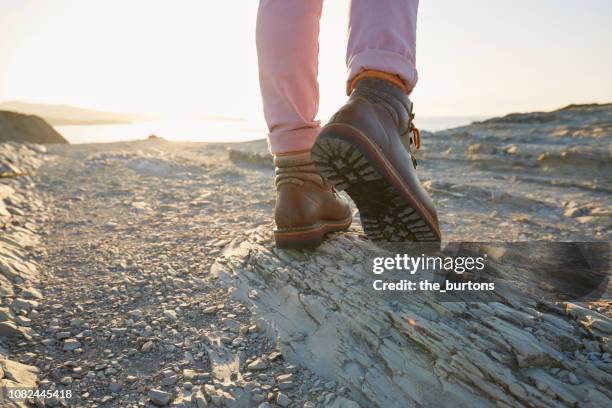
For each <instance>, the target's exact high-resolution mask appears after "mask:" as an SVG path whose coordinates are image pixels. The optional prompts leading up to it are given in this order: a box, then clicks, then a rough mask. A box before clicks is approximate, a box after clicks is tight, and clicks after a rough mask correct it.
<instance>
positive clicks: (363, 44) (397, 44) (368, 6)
mask: <svg viewBox="0 0 612 408" xmlns="http://www.w3.org/2000/svg"><path fill="white" fill-rule="evenodd" d="M418 5H419V1H418V0H376V1H371V0H352V1H351V11H350V22H349V32H348V37H349V38H348V47H347V52H346V64H347V67H348V71H349V74H348V82H347V90H349V91H350V90H352V88H353V85H354V84H352V82H353V79H354V78H355V77H356V76H357V75H359V74H360V73H362V72H363V71H366V70H373V71H378V72H382V73H387V74H391V75H394V76H396V77H398V78H399V80H400V81H401V83H403V85H404V88H405V91H406V92H407V93H410V91H412V89H413V88H414V86H415V85H416V82H417V70H416V67H415V55H416V21H417V8H418ZM383 79H385V78H383Z"/></svg>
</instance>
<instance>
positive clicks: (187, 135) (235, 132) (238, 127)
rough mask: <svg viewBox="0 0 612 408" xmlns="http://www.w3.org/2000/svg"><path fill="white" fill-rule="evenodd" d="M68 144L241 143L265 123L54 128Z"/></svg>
mask: <svg viewBox="0 0 612 408" xmlns="http://www.w3.org/2000/svg"><path fill="white" fill-rule="evenodd" d="M483 119H486V118H485V117H475V116H469V117H468V116H454V117H442V116H440V117H420V118H418V120H417V121H415V122H416V125H417V127H419V128H420V129H422V130H429V131H438V130H443V129H449V128H454V127H458V126H464V125H469V124H470V123H472V122H474V121H479V120H483ZM55 128H56V130H57V131H58V132H59V133H60V134H62V135H63V136H64V137H65V138H66V139H67V140H68V141H69V142H70V143H73V144H74V143H110V142H119V141H130V140H142V139H146V138H147V137H149V136H151V135H155V136H159V137H163V138H164V139H167V140H171V141H190V142H245V141H250V140H256V139H262V138H265V137H266V134H267V130H266V128H265V124H263V123H261V122H251V121H248V120H241V119H233V118H230V119H225V118H212V119H201V120H155V121H148V122H133V123H125V124H101V125H63V126H55Z"/></svg>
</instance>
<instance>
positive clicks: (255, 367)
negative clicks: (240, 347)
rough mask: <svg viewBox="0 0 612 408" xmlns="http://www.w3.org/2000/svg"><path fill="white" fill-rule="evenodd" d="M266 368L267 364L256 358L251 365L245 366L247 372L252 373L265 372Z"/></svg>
mask: <svg viewBox="0 0 612 408" xmlns="http://www.w3.org/2000/svg"><path fill="white" fill-rule="evenodd" d="M267 367H268V364H267V363H266V362H265V361H263V360H262V359H261V358H257V359H255V360H253V361H252V362H251V363H249V365H248V366H247V368H248V369H249V370H252V371H261V370H265V369H266V368H267Z"/></svg>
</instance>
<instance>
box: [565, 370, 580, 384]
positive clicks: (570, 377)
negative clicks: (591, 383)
mask: <svg viewBox="0 0 612 408" xmlns="http://www.w3.org/2000/svg"><path fill="white" fill-rule="evenodd" d="M567 379H568V380H569V382H570V384H573V385H578V384H580V380H578V377H576V374H574V373H569V375H568V376H567Z"/></svg>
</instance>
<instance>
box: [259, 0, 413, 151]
mask: <svg viewBox="0 0 612 408" xmlns="http://www.w3.org/2000/svg"><path fill="white" fill-rule="evenodd" d="M322 6H323V0H260V3H259V11H258V13H257V56H258V60H259V81H260V87H261V95H262V98H263V105H264V115H265V118H266V122H267V124H268V129H269V131H270V133H269V135H268V143H269V146H270V151H271V152H272V153H273V154H278V153H288V152H295V151H302V150H309V149H310V148H311V147H312V145H313V143H314V141H315V139H316V137H317V134H318V133H319V128H320V124H319V122H318V121H316V120H315V116H316V114H317V110H318V107H319V85H318V83H317V72H318V53H319V44H318V35H319V18H320V16H321V9H322ZM417 8H418V0H352V1H351V6H350V21H349V28H348V46H347V51H346V65H347V68H348V79H347V80H348V81H350V80H351V79H352V78H353V77H354V76H355V75H357V74H358V73H359V72H361V71H363V70H365V69H373V70H378V71H384V72H387V73H390V74H396V75H399V76H400V78H401V79H402V80H403V81H404V82H405V84H406V86H407V87H408V89H412V88H414V86H415V84H416V82H417V71H416V68H415V51H416V20H417ZM338 86H341V87H343V88H344V87H345V86H346V85H345V84H338Z"/></svg>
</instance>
